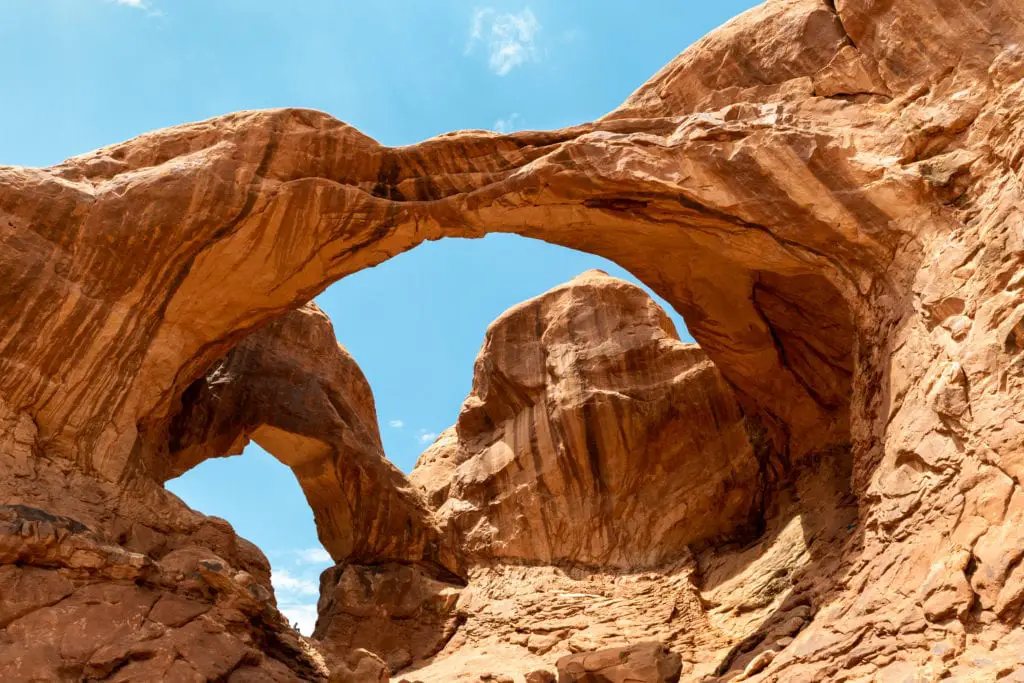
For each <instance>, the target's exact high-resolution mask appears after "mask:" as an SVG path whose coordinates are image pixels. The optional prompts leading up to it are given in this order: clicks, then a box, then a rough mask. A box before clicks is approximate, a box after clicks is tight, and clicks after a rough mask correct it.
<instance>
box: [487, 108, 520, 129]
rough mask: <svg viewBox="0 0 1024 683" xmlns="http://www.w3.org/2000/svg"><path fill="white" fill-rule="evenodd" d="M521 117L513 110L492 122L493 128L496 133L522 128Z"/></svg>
mask: <svg viewBox="0 0 1024 683" xmlns="http://www.w3.org/2000/svg"><path fill="white" fill-rule="evenodd" d="M522 120H523V117H522V116H520V115H519V113H518V112H513V113H511V114H509V115H508V116H507V117H505V118H503V119H498V120H497V121H495V122H494V126H493V129H494V130H495V131H497V132H498V133H511V132H512V131H514V130H520V129H521V128H522V125H521V123H522Z"/></svg>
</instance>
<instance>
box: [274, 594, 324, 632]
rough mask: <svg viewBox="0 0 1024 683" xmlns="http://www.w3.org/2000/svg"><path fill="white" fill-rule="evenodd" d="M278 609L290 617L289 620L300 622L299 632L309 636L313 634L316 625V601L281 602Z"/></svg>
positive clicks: (295, 622) (294, 622)
mask: <svg viewBox="0 0 1024 683" xmlns="http://www.w3.org/2000/svg"><path fill="white" fill-rule="evenodd" d="M278 609H280V610H281V613H282V614H284V615H285V616H286V617H288V621H290V622H291V623H293V624H298V627H299V632H300V633H302V635H304V636H309V635H312V634H313V629H314V628H315V627H316V603H306V602H289V603H281V604H280V605H279V607H278Z"/></svg>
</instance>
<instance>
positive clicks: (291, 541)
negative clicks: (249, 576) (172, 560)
mask: <svg viewBox="0 0 1024 683" xmlns="http://www.w3.org/2000/svg"><path fill="white" fill-rule="evenodd" d="M165 486H166V488H167V489H168V490H169V491H171V492H172V493H174V494H175V495H176V496H178V497H179V498H181V499H182V500H183V501H185V503H186V504H188V506H189V507H191V508H192V509H194V510H197V511H199V512H202V513H203V514H205V515H213V516H215V517H219V518H221V519H224V520H227V521H228V522H229V523H230V524H231V525H232V527H233V528H234V530H235V532H236V533H237V534H238V535H239V536H241V537H242V538H245V539H246V540H248V541H251V542H252V543H254V544H256V546H257V547H258V548H259V549H260V550H262V551H263V554H264V555H265V556H266V558H267V561H268V562H269V564H270V582H271V586H272V587H273V589H274V595H275V598H276V601H277V608H278V609H279V610H280V611H281V613H282V614H284V616H285V618H287V620H288V622H289V623H291V624H292V626H293V627H295V628H296V629H297V630H298V631H299V632H300V633H302V634H303V635H306V636H309V635H312V633H313V629H314V627H315V626H316V617H317V612H316V602H317V598H318V596H319V589H320V574H321V572H323V571H324V570H325V569H327V568H328V567H330V566H333V564H334V562H333V560H331V556H330V554H329V553H328V552H327V551H326V550H324V548H323V546H322V545H321V544H320V540H319V538H318V536H317V532H316V523H315V521H314V517H313V509H312V508H311V507H310V506H309V504H308V502H307V500H306V497H305V494H304V493H303V492H302V488H301V486H299V485H298V480H297V479H296V478H295V476H294V474H293V472H292V470H291V468H289V467H288V466H287V465H285V464H284V463H282V462H280V461H279V460H278V459H277V458H275V457H274V456H272V455H270V454H269V453H267V452H266V451H265V450H264V449H262V448H260V447H259V446H257V445H256V444H249V445H248V446H246V447H245V449H244V451H243V452H242V453H240V454H239V455H238V456H237V457H228V458H211V459H209V460H205V461H203V462H201V463H199V464H197V465H196V466H195V467H193V468H192V469H190V470H188V471H187V472H184V473H182V474H181V475H180V476H178V477H175V478H174V479H171V480H169V481H167V482H166V483H165Z"/></svg>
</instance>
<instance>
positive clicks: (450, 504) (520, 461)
mask: <svg viewBox="0 0 1024 683" xmlns="http://www.w3.org/2000/svg"><path fill="white" fill-rule="evenodd" d="M456 434H457V438H455V439H450V438H447V437H442V438H441V439H439V442H438V443H437V444H435V445H434V446H433V447H431V448H430V449H429V450H428V451H427V452H426V453H425V454H424V457H423V458H421V460H420V462H419V463H418V464H417V466H416V469H415V470H414V471H413V472H412V474H411V475H410V478H411V480H412V481H413V482H414V483H417V484H421V483H422V485H423V486H424V488H425V489H426V490H427V491H428V493H429V494H430V497H431V499H432V501H433V502H434V504H435V505H436V506H437V507H438V508H439V511H438V517H439V523H440V524H441V526H442V528H443V529H445V530H446V532H447V533H448V534H449V543H450V545H451V546H452V547H454V548H457V549H458V550H459V551H460V552H461V554H463V555H464V556H465V557H466V558H467V561H470V562H487V561H490V560H502V561H522V562H527V563H532V564H564V563H573V562H574V563H579V564H585V565H589V566H593V567H604V568H609V569H611V568H619V569H637V568H644V567H655V566H659V565H661V564H664V563H665V562H666V561H671V560H675V559H678V558H679V557H680V556H682V555H684V554H685V553H686V552H687V549H688V548H689V547H690V546H692V545H695V544H699V543H702V542H704V541H707V540H709V539H713V538H715V537H720V536H723V535H726V534H730V533H733V532H735V531H736V530H737V529H738V528H741V527H744V526H747V525H748V522H749V521H750V520H752V519H753V517H754V516H756V515H757V514H759V512H760V509H759V504H760V502H761V487H762V485H763V482H762V476H761V472H760V463H759V462H758V461H757V459H756V458H755V456H754V451H753V448H752V447H751V445H750V442H749V440H748V436H747V431H746V427H745V424H744V420H743V416H742V414H741V412H740V410H739V407H738V406H737V404H736V401H735V399H734V398H733V395H732V392H731V391H730V390H729V388H728V387H727V386H726V385H725V382H724V381H723V380H722V378H721V376H720V375H719V374H718V372H717V371H716V370H715V368H714V366H713V365H712V364H711V363H710V361H708V360H707V357H706V356H705V355H704V353H703V351H701V350H700V348H699V347H697V346H696V345H695V344H684V343H682V342H680V341H679V338H678V336H677V334H676V331H675V329H674V327H673V326H672V323H671V321H670V320H669V318H668V316H667V315H666V314H665V312H664V311H662V310H661V308H659V307H658V305H657V304H655V303H654V301H653V300H652V299H651V298H650V297H649V296H647V295H646V294H645V293H644V292H643V290H641V289H640V288H639V287H636V286H634V285H632V284H629V283H627V282H623V281H622V280H617V279H615V278H611V277H608V276H607V275H606V274H605V273H602V272H600V271H591V272H588V273H584V274H583V275H580V276H579V277H577V278H575V279H574V280H572V281H571V282H569V283H568V284H566V285H562V286H560V287H556V288H554V289H552V290H551V291H549V292H546V293H545V294H542V295H541V296H539V297H536V298H534V299H531V300H529V301H527V302H524V303H522V304H519V305H518V306H515V307H513V308H512V309H510V310H509V311H507V312H506V313H504V314H503V315H502V316H501V317H500V318H498V319H497V320H496V321H494V323H492V324H491V326H490V327H489V328H488V330H487V336H486V339H485V340H484V345H483V348H482V349H481V351H480V355H479V356H478V357H477V360H476V365H475V368H474V375H473V391H472V393H471V394H470V396H469V398H467V399H466V402H465V403H464V404H463V406H462V412H461V413H460V414H459V421H458V424H457V425H456ZM441 490H443V491H444V492H445V495H444V496H443V497H442V496H440V491H441ZM666 501H672V503H671V505H667V504H666Z"/></svg>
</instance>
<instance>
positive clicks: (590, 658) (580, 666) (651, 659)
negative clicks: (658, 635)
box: [558, 643, 680, 683]
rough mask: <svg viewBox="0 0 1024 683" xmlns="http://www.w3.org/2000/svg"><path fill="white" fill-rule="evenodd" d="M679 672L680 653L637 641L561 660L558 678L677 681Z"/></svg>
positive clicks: (594, 682)
mask: <svg viewBox="0 0 1024 683" xmlns="http://www.w3.org/2000/svg"><path fill="white" fill-rule="evenodd" d="M679 674H680V662H679V655H677V654H673V653H671V652H669V651H668V650H666V649H665V646H664V645H662V644H661V643H637V644H636V645H631V646H629V647H620V648H612V649H609V650H600V651H598V652H586V653H581V654H577V655H567V656H565V657H562V658H561V659H559V660H558V678H559V680H560V681H565V683H630V682H631V681H650V683H676V681H678V680H679Z"/></svg>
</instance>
